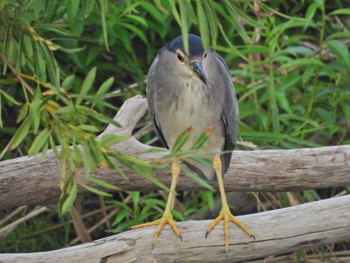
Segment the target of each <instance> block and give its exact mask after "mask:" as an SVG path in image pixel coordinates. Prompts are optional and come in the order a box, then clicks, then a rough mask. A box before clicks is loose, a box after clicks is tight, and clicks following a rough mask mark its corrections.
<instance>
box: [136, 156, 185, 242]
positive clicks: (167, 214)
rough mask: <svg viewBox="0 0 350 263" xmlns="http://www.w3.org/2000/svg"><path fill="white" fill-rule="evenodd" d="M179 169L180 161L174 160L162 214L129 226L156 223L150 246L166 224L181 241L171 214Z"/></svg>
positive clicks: (139, 226)
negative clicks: (154, 218) (168, 191)
mask: <svg viewBox="0 0 350 263" xmlns="http://www.w3.org/2000/svg"><path fill="white" fill-rule="evenodd" d="M180 171H181V167H180V163H179V161H178V160H176V161H174V162H173V164H172V167H171V172H172V176H173V177H172V181H171V186H170V193H169V196H168V200H167V203H166V207H165V210H164V213H163V216H162V217H161V218H160V219H158V220H156V221H153V222H149V223H144V224H140V225H137V226H132V227H131V229H138V228H142V227H147V226H155V225H158V228H157V230H156V232H155V233H154V236H153V239H152V248H153V247H154V246H155V244H156V243H157V239H158V236H159V235H160V233H161V232H162V230H163V228H164V226H165V225H166V224H169V226H170V227H171V229H172V230H173V231H174V233H175V234H176V236H178V237H179V238H180V239H181V241H182V237H181V233H180V231H179V230H178V229H177V227H176V224H175V220H174V218H173V216H172V214H171V210H172V209H173V207H174V200H175V188H176V185H177V181H178V179H179V175H180Z"/></svg>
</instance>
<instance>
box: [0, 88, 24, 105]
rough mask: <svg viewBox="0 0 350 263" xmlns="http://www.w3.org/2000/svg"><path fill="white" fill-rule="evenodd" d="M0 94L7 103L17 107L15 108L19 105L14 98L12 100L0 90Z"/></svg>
mask: <svg viewBox="0 0 350 263" xmlns="http://www.w3.org/2000/svg"><path fill="white" fill-rule="evenodd" d="M0 93H1V94H2V95H3V96H4V98H5V99H6V100H7V101H8V102H10V103H12V104H15V105H17V106H19V105H21V103H20V102H18V101H16V100H15V98H12V97H11V96H10V95H8V94H7V93H6V92H5V91H3V90H0Z"/></svg>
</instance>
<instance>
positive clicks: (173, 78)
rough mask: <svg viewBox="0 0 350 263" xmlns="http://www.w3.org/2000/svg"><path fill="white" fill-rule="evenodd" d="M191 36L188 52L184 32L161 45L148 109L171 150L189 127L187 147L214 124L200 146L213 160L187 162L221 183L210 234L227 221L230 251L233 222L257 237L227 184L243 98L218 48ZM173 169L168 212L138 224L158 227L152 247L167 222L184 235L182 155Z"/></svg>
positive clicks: (150, 79)
mask: <svg viewBox="0 0 350 263" xmlns="http://www.w3.org/2000/svg"><path fill="white" fill-rule="evenodd" d="M187 36H188V37H187V39H188V51H186V50H185V48H184V44H183V37H182V35H180V36H178V37H176V38H175V39H173V40H172V41H170V42H168V43H167V44H166V45H165V46H164V47H163V48H161V49H160V51H159V52H158V54H157V56H156V57H155V58H154V60H153V62H152V64H151V66H150V68H149V71H148V74H147V103H148V109H149V114H150V119H151V121H152V123H153V126H154V129H155V132H156V135H157V136H158V138H159V139H160V141H161V142H162V144H163V145H164V146H165V147H166V148H168V149H170V150H173V148H174V146H175V143H176V139H177V138H178V137H179V136H180V135H181V134H183V133H184V132H185V131H186V130H189V129H190V130H191V133H190V137H189V138H188V139H187V140H186V141H185V144H184V145H183V147H182V150H189V149H191V147H192V146H193V145H194V144H195V143H196V141H197V140H198V138H199V136H201V134H203V131H205V130H206V129H210V131H211V134H210V136H209V137H208V139H207V140H206V141H205V143H204V144H203V146H202V147H201V148H200V149H199V150H198V151H199V154H202V155H203V156H204V155H205V156H209V159H210V161H211V165H208V164H206V163H196V162H194V161H186V163H185V165H187V166H189V168H190V169H192V170H193V171H194V172H195V173H197V174H198V175H199V176H200V177H202V178H205V179H206V180H209V181H211V180H215V179H216V180H217V182H218V185H219V190H220V194H221V201H222V209H221V211H220V213H219V215H218V217H216V218H215V219H214V220H213V222H212V223H211V224H210V225H209V227H208V229H207V232H206V237H208V235H209V233H210V232H211V231H212V230H213V229H214V228H215V226H216V225H217V224H218V223H219V222H221V221H222V220H223V221H224V236H225V251H226V255H227V254H228V251H229V231H228V225H229V222H233V223H234V224H236V225H237V226H238V227H240V228H241V229H242V230H243V231H244V232H245V233H246V234H247V235H248V236H249V237H252V238H254V236H253V234H252V233H251V232H250V231H249V230H248V228H247V227H246V226H245V225H244V224H243V223H242V222H241V221H240V220H238V219H237V218H236V217H235V216H233V215H232V213H231V212H230V209H229V205H228V203H227V200H226V195H225V190H224V183H223V177H224V175H225V173H226V172H227V170H228V168H229V165H230V162H231V157H232V151H233V149H234V148H235V145H236V140H237V132H238V119H239V109H238V102H237V98H236V94H235V89H234V85H233V83H232V78H231V75H230V72H229V68H228V66H227V64H226V62H225V61H224V59H223V58H222V57H221V56H220V55H219V54H218V53H217V52H215V51H214V50H213V49H211V48H209V49H205V48H204V47H203V42H202V39H201V38H200V37H199V36H197V35H194V34H188V35H187ZM171 171H172V182H171V186H170V192H169V196H168V200H167V204H166V208H165V210H164V213H163V216H162V217H161V218H160V219H158V220H156V221H153V222H148V223H143V224H140V225H136V226H133V227H132V229H138V228H142V227H148V226H158V228H157V230H156V232H155V234H154V236H153V239H152V244H153V245H152V248H153V247H154V245H155V244H156V242H157V239H158V236H159V235H160V233H161V232H162V230H163V228H164V226H165V225H167V224H169V226H170V227H171V229H172V230H173V232H174V233H175V234H176V236H178V237H179V238H180V239H181V240H182V236H181V233H180V231H179V230H178V228H177V227H176V222H175V220H174V218H173V216H172V214H171V211H172V209H173V205H174V199H175V195H176V192H175V190H176V184H177V182H178V179H179V175H180V172H181V164H180V162H179V160H174V161H173V163H172V166H171Z"/></svg>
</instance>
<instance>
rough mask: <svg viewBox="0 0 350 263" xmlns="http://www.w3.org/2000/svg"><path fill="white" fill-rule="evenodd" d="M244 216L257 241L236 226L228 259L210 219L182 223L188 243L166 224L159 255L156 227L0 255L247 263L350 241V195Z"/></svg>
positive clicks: (14, 260) (9, 261)
mask: <svg viewBox="0 0 350 263" xmlns="http://www.w3.org/2000/svg"><path fill="white" fill-rule="evenodd" d="M238 218H239V219H240V220H242V221H243V222H244V223H245V224H246V225H247V226H248V227H249V229H250V230H251V231H252V232H253V233H254V235H255V237H256V240H253V239H250V238H249V237H247V236H246V235H245V233H243V231H241V230H239V229H238V228H237V227H236V226H234V225H233V224H231V225H230V227H229V229H230V253H229V255H228V256H227V257H226V255H225V252H224V251H225V248H224V237H223V229H222V223H220V224H219V225H218V226H217V227H216V228H215V229H214V230H213V232H212V233H211V234H210V235H209V236H208V238H205V232H206V229H207V227H208V226H209V224H210V221H208V220H205V221H186V222H182V223H177V225H178V228H179V230H180V231H181V233H182V237H183V242H181V241H180V239H179V238H177V237H176V236H175V235H174V234H173V232H172V230H171V229H170V228H169V226H166V227H165V229H164V231H163V232H162V233H161V235H160V237H159V238H158V243H157V244H156V246H155V248H154V249H153V251H152V249H151V240H152V236H153V234H154V231H155V227H150V228H144V229H138V230H132V231H127V232H124V233H121V234H118V235H113V236H110V237H107V238H103V239H99V240H96V241H94V242H91V243H86V244H82V245H77V246H74V247H69V248H63V249H59V250H55V251H49V252H40V253H26V254H0V262H4V263H5V262H6V263H19V262H46V263H50V262H52V263H53V262H94V263H95V262H242V261H245V260H249V259H256V258H261V257H265V256H268V255H278V254H283V253H287V252H291V251H296V250H299V249H302V248H306V247H311V246H318V245H323V244H327V243H333V242H340V241H344V240H350V195H347V196H343V197H336V198H331V199H327V200H322V201H317V202H313V203H307V204H303V205H298V206H294V207H289V208H283V209H278V210H272V211H267V212H262V213H258V214H253V215H247V216H241V217H238Z"/></svg>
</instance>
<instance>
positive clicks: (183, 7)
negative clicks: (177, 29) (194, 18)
mask: <svg viewBox="0 0 350 263" xmlns="http://www.w3.org/2000/svg"><path fill="white" fill-rule="evenodd" d="M179 2H180V16H181V34H182V41H183V45H184V49H185V52H186V53H187V54H188V26H189V24H188V21H187V12H186V3H185V0H179Z"/></svg>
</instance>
